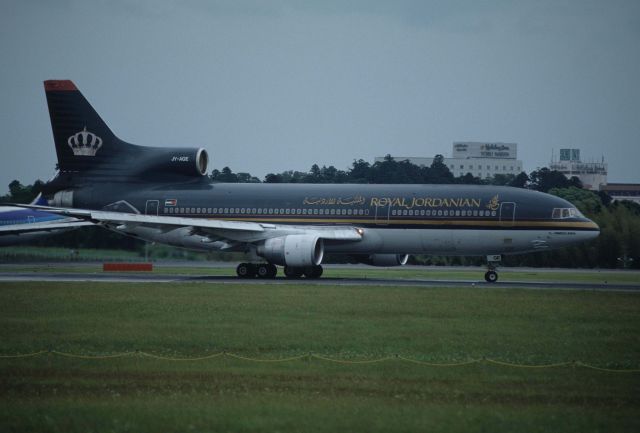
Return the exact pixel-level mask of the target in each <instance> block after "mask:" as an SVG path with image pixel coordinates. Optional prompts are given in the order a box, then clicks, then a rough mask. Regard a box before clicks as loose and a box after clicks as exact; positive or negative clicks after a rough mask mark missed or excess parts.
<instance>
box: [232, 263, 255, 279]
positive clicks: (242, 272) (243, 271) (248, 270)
mask: <svg viewBox="0 0 640 433" xmlns="http://www.w3.org/2000/svg"><path fill="white" fill-rule="evenodd" d="M236 274H238V277H240V278H253V277H255V276H256V267H255V265H252V264H251V263H240V264H239V265H238V267H237V268H236Z"/></svg>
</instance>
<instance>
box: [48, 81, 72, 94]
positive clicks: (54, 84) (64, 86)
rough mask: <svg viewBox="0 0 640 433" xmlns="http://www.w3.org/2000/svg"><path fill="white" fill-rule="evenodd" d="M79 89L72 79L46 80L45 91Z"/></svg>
mask: <svg viewBox="0 0 640 433" xmlns="http://www.w3.org/2000/svg"><path fill="white" fill-rule="evenodd" d="M74 90H78V88H77V87H76V85H75V84H73V81H71V80H47V81H45V82H44V91H45V92H59V91H74Z"/></svg>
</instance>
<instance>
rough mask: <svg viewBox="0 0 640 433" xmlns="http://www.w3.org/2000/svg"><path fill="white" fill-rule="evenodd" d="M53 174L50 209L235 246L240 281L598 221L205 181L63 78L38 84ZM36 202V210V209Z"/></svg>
mask: <svg viewBox="0 0 640 433" xmlns="http://www.w3.org/2000/svg"><path fill="white" fill-rule="evenodd" d="M44 84H45V92H46V97H47V103H48V106H49V114H50V117H51V125H52V128H53V136H54V141H55V148H56V153H57V158H58V166H59V173H58V175H57V176H56V177H55V178H54V179H53V180H51V181H50V182H48V183H47V184H46V185H45V187H44V190H43V196H44V198H45V199H46V200H47V203H48V206H45V207H41V208H42V209H44V210H47V211H48V212H54V213H59V214H62V215H65V216H70V217H75V218H79V219H82V220H85V221H90V222H91V223H94V224H98V225H101V226H103V227H106V228H108V229H111V230H115V231H117V232H120V233H123V234H125V235H129V236H134V237H138V238H141V239H145V240H147V241H154V242H160V243H164V244H169V245H174V246H177V247H183V248H189V249H194V250H204V251H208V250H218V251H242V252H247V253H249V254H250V257H252V260H251V263H241V264H239V265H238V267H237V274H238V276H240V277H254V276H258V277H260V278H273V277H275V276H276V273H277V266H278V265H279V266H284V274H285V275H286V276H287V277H300V276H303V275H304V276H306V277H309V278H317V277H320V275H321V274H322V260H323V257H324V254H325V253H332V254H345V255H349V256H351V257H353V258H354V259H355V260H357V261H359V262H362V263H367V264H370V265H374V266H394V265H403V264H405V263H406V262H407V257H408V255H409V254H437V255H465V256H472V255H474V256H487V259H488V261H489V263H488V265H489V269H488V271H487V272H486V274H485V279H486V280H487V281H489V282H494V281H496V280H497V278H498V275H497V273H496V271H495V268H494V266H493V262H494V261H497V260H499V258H500V256H501V255H502V254H519V253H527V252H531V251H540V250H547V249H551V248H560V247H564V246H567V245H572V244H576V243H579V242H584V241H587V240H589V239H593V238H595V237H596V236H598V234H599V228H598V226H597V225H596V224H595V223H594V222H593V221H591V220H589V219H588V218H586V217H584V216H583V215H582V214H581V213H580V211H579V210H578V209H576V207H575V206H574V205H572V204H571V203H569V202H567V201H566V200H563V199H561V198H559V197H555V196H553V195H549V194H545V193H541V192H536V191H530V190H525V189H520V188H511V187H499V186H486V185H373V184H369V185H361V184H269V183H261V184H228V183H212V182H211V181H210V180H209V178H208V177H207V176H206V172H207V164H208V155H207V152H206V150H204V149H202V148H182V147H176V148H164V147H146V146H138V145H133V144H130V143H127V142H124V141H122V140H120V139H119V138H118V137H116V136H115V135H114V133H113V132H111V130H110V129H109V127H108V126H107V125H106V124H105V123H104V121H103V120H102V119H101V118H100V116H99V115H98V114H97V113H96V111H95V110H94V109H93V107H92V106H91V105H90V104H89V103H88V102H87V100H86V99H85V98H84V96H83V95H82V94H81V93H80V91H78V89H77V88H76V86H75V85H74V84H73V82H71V81H68V80H50V81H45V83H44ZM34 207H38V206H34Z"/></svg>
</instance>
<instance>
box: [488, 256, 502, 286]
mask: <svg viewBox="0 0 640 433" xmlns="http://www.w3.org/2000/svg"><path fill="white" fill-rule="evenodd" d="M501 260H502V256H501V255H500V254H497V255H492V256H487V268H488V270H487V272H486V273H485V274H484V280H485V281H486V282H487V283H495V282H496V281H498V272H496V269H497V268H498V263H499V262H500V261H501Z"/></svg>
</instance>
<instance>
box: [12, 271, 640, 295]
mask: <svg viewBox="0 0 640 433" xmlns="http://www.w3.org/2000/svg"><path fill="white" fill-rule="evenodd" d="M501 277H502V278H504V279H508V275H501ZM3 281H5V282H6V281H13V282H16V281H23V282H24V281H45V282H46V281H49V282H78V281H79V282H127V283H191V282H200V283H216V284H232V285H233V284H247V283H252V284H262V285H274V284H276V285H277V284H298V285H299V284H305V285H314V286H323V285H333V286H363V285H364V286H394V287H399V286H407V287H409V286H411V287H476V288H479V289H489V288H504V289H511V288H512V289H538V290H540V289H544V290H582V291H615V292H632V293H639V294H640V282H638V284H617V283H616V284H594V283H580V282H575V283H574V282H510V281H498V282H496V283H487V282H485V281H480V280H478V281H469V280H428V279H386V278H385V279H382V278H320V279H306V278H298V279H291V278H285V277H277V278H274V279H259V278H253V279H240V278H237V277H235V276H229V277H227V276H190V275H159V274H140V273H89V274H88V273H58V272H55V273H46V272H37V273H34V272H3V273H0V282H3Z"/></svg>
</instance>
